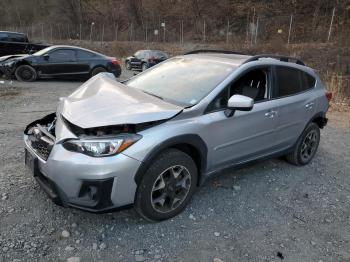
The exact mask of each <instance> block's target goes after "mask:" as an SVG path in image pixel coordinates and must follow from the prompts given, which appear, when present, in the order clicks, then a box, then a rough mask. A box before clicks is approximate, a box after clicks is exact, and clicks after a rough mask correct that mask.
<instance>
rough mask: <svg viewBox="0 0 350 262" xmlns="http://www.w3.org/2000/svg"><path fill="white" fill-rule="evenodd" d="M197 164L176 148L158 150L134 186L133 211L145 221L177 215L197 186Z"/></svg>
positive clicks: (159, 219)
mask: <svg viewBox="0 0 350 262" xmlns="http://www.w3.org/2000/svg"><path fill="white" fill-rule="evenodd" d="M197 178H198V174H197V167H196V164H195V163H194V161H193V160H192V158H191V157H190V156H189V155H187V154H185V153H184V152H182V151H180V150H177V149H169V150H166V151H164V152H163V153H161V154H160V155H159V156H158V157H157V158H156V159H155V160H154V161H152V164H151V166H150V167H149V168H148V170H147V171H146V173H145V174H144V176H143V177H142V179H141V181H140V184H139V186H138V188H137V192H136V197H135V209H136V211H137V212H138V213H139V214H140V215H141V216H142V217H144V218H145V219H146V220H148V221H161V220H165V219H169V218H171V217H174V216H176V215H177V214H179V213H180V212H181V211H182V210H183V209H184V208H185V207H186V205H187V204H188V202H189V201H190V199H191V197H192V195H193V193H194V191H195V189H196V186H197Z"/></svg>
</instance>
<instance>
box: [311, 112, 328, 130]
mask: <svg viewBox="0 0 350 262" xmlns="http://www.w3.org/2000/svg"><path fill="white" fill-rule="evenodd" d="M311 122H313V123H315V124H317V125H318V127H319V128H324V127H325V126H326V124H327V118H326V116H325V113H324V112H318V113H316V114H315V115H314V116H313V117H312V118H311V120H310V122H309V123H307V125H306V126H308V125H309V124H310V123H311Z"/></svg>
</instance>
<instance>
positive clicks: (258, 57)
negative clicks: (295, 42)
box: [243, 54, 305, 66]
mask: <svg viewBox="0 0 350 262" xmlns="http://www.w3.org/2000/svg"><path fill="white" fill-rule="evenodd" d="M260 58H273V59H278V60H280V61H281V62H288V63H292V61H293V60H294V61H295V63H296V64H298V65H303V66H305V64H304V62H303V61H301V60H300V59H298V58H295V57H289V56H281V55H269V54H262V55H255V56H253V57H251V58H249V59H247V60H246V61H245V62H244V63H243V64H246V63H249V62H252V61H257V60H259V59H260Z"/></svg>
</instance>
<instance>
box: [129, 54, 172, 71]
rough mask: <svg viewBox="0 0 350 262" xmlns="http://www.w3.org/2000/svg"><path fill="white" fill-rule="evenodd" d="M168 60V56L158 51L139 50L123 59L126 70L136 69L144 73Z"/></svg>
mask: <svg viewBox="0 0 350 262" xmlns="http://www.w3.org/2000/svg"><path fill="white" fill-rule="evenodd" d="M168 58H169V56H168V55H167V54H166V53H164V52H162V51H159V50H139V51H137V52H136V53H135V54H134V55H132V56H129V57H128V58H126V59H125V67H126V69H128V70H132V69H138V70H142V71H145V70H146V69H147V68H150V67H151V66H154V65H156V64H158V63H160V62H163V61H164V60H166V59H168Z"/></svg>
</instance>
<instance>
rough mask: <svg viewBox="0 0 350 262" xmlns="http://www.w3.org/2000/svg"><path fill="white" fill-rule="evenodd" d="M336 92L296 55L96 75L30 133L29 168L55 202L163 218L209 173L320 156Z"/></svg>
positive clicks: (181, 59)
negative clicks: (118, 76) (121, 78)
mask: <svg viewBox="0 0 350 262" xmlns="http://www.w3.org/2000/svg"><path fill="white" fill-rule="evenodd" d="M330 98H331V94H330V93H326V91H325V87H324V85H323V83H322V81H321V80H320V78H319V77H318V75H317V74H316V73H315V71H314V70H312V69H311V68H309V67H307V66H305V65H304V64H303V62H302V61H300V60H298V59H293V58H289V57H280V56H271V55H259V56H246V55H239V54H228V53H227V52H226V53H225V52H214V51H198V52H192V53H190V54H186V55H183V56H177V57H174V58H171V59H169V60H167V61H165V62H163V63H161V64H159V65H157V66H155V67H153V68H151V69H148V70H146V71H145V72H143V73H140V74H139V75H137V76H134V77H133V78H131V79H129V80H127V81H125V82H122V83H120V82H117V81H116V80H115V79H114V78H113V77H111V76H109V75H107V74H99V75H97V76H95V77H93V78H92V79H90V80H89V81H87V82H86V83H84V84H83V85H82V86H81V87H80V88H78V89H77V90H76V91H75V92H73V93H72V94H71V95H70V96H68V97H66V98H61V99H60V102H59V105H58V109H57V112H56V113H53V114H50V115H48V116H46V117H44V118H42V119H40V120H37V121H35V122H33V123H31V124H29V125H28V126H27V128H26V129H25V132H24V141H25V162H26V165H27V166H28V167H29V168H30V169H31V171H32V173H33V174H34V177H35V179H36V180H37V181H38V183H39V184H40V185H41V186H42V188H43V189H44V191H45V192H46V193H48V195H49V196H50V197H51V198H52V199H53V201H54V202H55V203H57V204H60V205H63V206H68V207H75V208H79V209H83V210H87V211H91V212H106V211H111V210H114V209H118V208H121V207H125V206H130V205H133V206H135V208H136V210H137V211H138V212H139V213H140V214H141V215H142V216H143V217H144V218H146V219H148V220H152V221H159V220H163V219H168V218H170V217H173V216H175V215H176V214H178V213H179V212H181V211H182V210H183V209H184V208H185V206H186V205H187V204H188V202H189V201H190V199H191V196H192V195H193V193H194V192H195V190H196V188H197V187H198V186H200V185H202V184H203V182H204V181H205V180H206V179H207V178H208V177H210V176H211V175H212V174H214V173H216V172H218V171H219V170H222V169H223V168H227V167H231V166H239V165H242V164H246V163H248V162H251V161H253V160H258V159H265V158H268V157H276V156H281V155H285V156H286V159H287V160H288V161H289V162H290V163H292V164H294V165H305V164H307V163H309V162H310V161H311V160H312V158H313V157H314V155H315V153H316V150H317V148H318V145H319V141H320V128H323V127H324V126H325V125H326V123H327V118H326V112H327V110H328V106H329V100H330Z"/></svg>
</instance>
